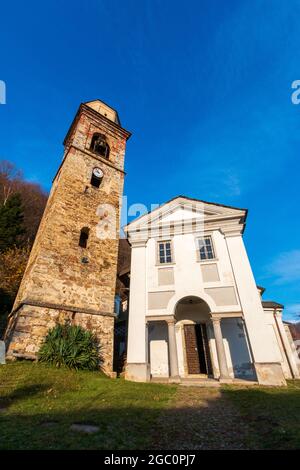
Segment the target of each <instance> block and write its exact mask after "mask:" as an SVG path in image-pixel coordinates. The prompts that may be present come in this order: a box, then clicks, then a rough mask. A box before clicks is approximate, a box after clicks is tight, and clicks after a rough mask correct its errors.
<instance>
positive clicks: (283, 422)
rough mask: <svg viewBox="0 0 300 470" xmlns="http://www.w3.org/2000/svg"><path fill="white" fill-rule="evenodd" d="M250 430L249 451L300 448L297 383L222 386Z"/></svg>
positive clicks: (299, 400)
mask: <svg viewBox="0 0 300 470" xmlns="http://www.w3.org/2000/svg"><path fill="white" fill-rule="evenodd" d="M222 393H223V395H224V397H226V398H227V399H228V400H230V401H231V402H232V403H233V404H234V406H235V407H236V408H237V409H238V410H239V412H240V414H241V416H242V418H243V420H244V421H245V422H246V423H247V425H248V427H249V431H250V432H249V437H248V442H249V445H250V448H259V449H300V381H297V382H291V383H290V384H289V386H288V387H287V388H285V387H255V388H234V387H225V388H224V390H223V392H222Z"/></svg>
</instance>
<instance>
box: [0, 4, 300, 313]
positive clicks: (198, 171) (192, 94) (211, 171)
mask: <svg viewBox="0 0 300 470" xmlns="http://www.w3.org/2000/svg"><path fill="white" fill-rule="evenodd" d="M299 13H300V2H299V1H296V0H289V1H288V2H284V1H282V0H272V1H270V0H259V1H256V0H251V1H249V0H248V1H243V0H238V1H235V0H228V1H226V2H224V1H222V0H201V1H187V2H179V1H174V0H172V1H171V0H168V1H167V0H165V1H157V0H151V1H147V0H143V1H140V0H139V1H138V0H125V1H121V0H105V1H104V0H89V1H86V2H83V1H78V0H72V1H64V2H61V1H57V0H52V1H51V2H50V1H48V2H47V1H45V2H40V1H30V0H29V1H27V2H21V1H17V2H5V4H2V6H1V20H2V21H1V30H0V45H1V46H0V47H1V49H0V50H1V62H0V80H4V81H5V83H6V87H7V104H6V105H1V106H0V123H1V126H0V159H7V160H11V161H13V162H15V163H16V164H17V165H18V166H19V167H20V168H22V169H23V170H24V174H25V177H26V178H27V179H29V180H32V181H36V182H39V183H40V184H41V185H42V186H43V187H44V188H46V189H49V188H50V186H51V180H52V177H53V176H54V174H55V171H56V169H57V167H58V165H59V163H60V161H61V157H62V152H63V148H62V141H63V138H64V135H65V133H66V131H67V129H68V126H69V125H70V123H71V120H72V118H73V116H74V114H75V112H76V110H77V107H78V105H79V104H80V103H81V102H84V101H88V100H92V99H95V98H100V99H103V100H104V101H105V102H107V103H109V104H111V105H112V106H113V107H115V108H117V109H118V111H119V114H120V118H121V121H122V124H123V126H124V127H125V128H127V129H128V130H130V131H132V132H133V136H132V138H131V139H130V141H129V142H128V146H127V154H126V171H127V177H126V185H125V194H126V195H127V197H128V203H129V204H132V203H136V202H140V203H144V204H146V205H148V206H149V207H150V204H151V203H163V202H164V201H166V200H168V199H170V198H172V197H174V196H175V195H178V194H185V195H187V196H190V197H195V198H199V199H204V200H208V201H215V202H219V203H224V204H229V205H236V206H238V207H247V208H248V209H249V216H248V224H247V228H246V231H245V243H246V247H247V250H248V254H249V257H250V261H251V263H252V267H253V270H254V274H255V277H256V280H257V282H258V283H259V284H261V285H263V286H265V287H266V288H267V291H266V293H265V296H264V298H265V299H272V300H276V301H278V302H282V303H284V304H285V306H286V313H285V316H286V318H289V319H291V318H294V319H295V318H296V314H297V313H299V314H300V288H299V285H300V237H299V233H300V222H299V203H300V196H299V177H298V174H299V170H300V163H299V151H300V132H299V129H300V105H298V106H297V105H294V104H292V102H291V93H292V89H291V84H292V82H293V81H294V80H297V79H300V47H299V29H300V24H299Z"/></svg>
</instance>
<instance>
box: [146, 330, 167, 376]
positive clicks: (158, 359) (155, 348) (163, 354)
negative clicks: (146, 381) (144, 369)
mask: <svg viewBox="0 0 300 470" xmlns="http://www.w3.org/2000/svg"><path fill="white" fill-rule="evenodd" d="M148 331H149V351H150V372H151V374H152V376H153V377H168V376H169V360H168V327H167V324H166V323H165V322H152V323H151V324H150V325H149V330H148Z"/></svg>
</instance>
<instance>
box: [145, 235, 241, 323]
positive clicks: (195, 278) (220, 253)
mask: <svg viewBox="0 0 300 470" xmlns="http://www.w3.org/2000/svg"><path fill="white" fill-rule="evenodd" d="M211 236H212V238H213V244H214V248H215V252H216V257H217V259H214V260H211V261H205V262H203V261H201V262H199V261H198V258H197V245H196V239H197V235H196V234H184V235H175V236H174V237H172V244H173V258H174V263H173V264H171V265H169V264H168V265H166V267H167V266H168V268H169V267H172V268H173V269H174V284H172V285H165V286H159V285H158V274H157V270H158V266H157V251H156V250H157V239H154V238H152V239H150V240H149V241H148V243H147V248H146V250H147V288H148V290H149V291H150V292H155V291H163V290H166V291H167V290H170V289H174V291H175V293H174V296H173V298H172V299H171V301H170V302H169V304H168V306H166V308H165V309H163V308H162V309H158V310H153V309H152V310H151V311H148V315H166V314H173V313H174V308H175V305H176V303H177V301H178V300H180V299H182V298H183V297H186V296H191V295H194V296H197V297H201V298H202V299H203V300H205V301H206V302H207V303H208V305H209V306H210V309H211V311H213V312H238V311H240V310H241V307H240V305H239V303H238V295H237V294H236V297H237V304H234V305H227V306H216V305H215V303H214V301H213V299H212V298H211V297H210V296H209V295H208V294H207V293H206V292H205V291H204V289H205V288H209V287H233V288H234V289H235V290H236V287H235V282H234V276H233V273H232V269H231V264H230V259H229V255H228V251H227V246H226V242H225V240H224V236H223V235H222V234H221V233H220V231H218V230H216V231H214V232H212V233H211ZM204 263H205V264H209V263H213V264H217V268H218V272H219V277H220V280H219V281H216V282H203V279H202V273H201V268H200V266H201V264H204ZM159 267H160V268H161V267H162V265H159Z"/></svg>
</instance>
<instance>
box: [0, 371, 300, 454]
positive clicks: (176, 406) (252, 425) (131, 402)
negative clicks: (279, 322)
mask: <svg viewBox="0 0 300 470" xmlns="http://www.w3.org/2000/svg"><path fill="white" fill-rule="evenodd" d="M213 393H214V394H215V397H212V396H211V395H212V394H213ZM203 394H204V395H205V397H206V398H205V399H206V401H207V400H208V402H209V406H211V407H212V408H211V411H210V410H209V409H208V408H207V405H205V403H204V401H203V399H202V398H203ZM217 404H218V406H219V407H218V406H216V405H217ZM220 406H221V408H223V407H226V409H227V410H228V413H227V415H228V416H227V418H228V419H227V418H226V419H225V420H224V416H226V413H225V414H224V415H222V413H220ZM232 406H233V407H234V410H237V414H238V419H237V421H236V422H237V423H238V424H237V427H242V428H243V431H244V432H243V441H244V443H245V447H246V448H250V449H257V448H264V449H299V448H300V381H293V382H290V383H289V385H288V387H287V388H284V387H281V388H278V387H277V388H268V387H238V386H229V385H228V386H224V387H222V389H221V390H220V393H219V392H218V393H216V390H214V392H213V391H209V390H206V391H205V390H203V389H202V392H201V389H196V388H195V387H193V388H189V387H185V388H184V390H183V387H178V386H175V385H160V384H144V383H133V382H126V381H124V380H123V379H109V378H107V377H105V376H104V375H102V374H101V373H99V372H75V371H70V370H68V369H55V368H53V367H50V366H46V365H43V364H38V363H30V362H14V363H10V364H7V365H2V366H0V449H107V450H108V449H115V450H117V449H129V450H130V449H146V448H148V449H151V446H152V445H153V443H155V442H157V439H158V436H157V432H156V430H157V429H158V422H159V419H160V428H159V429H163V431H161V432H163V435H164V438H165V439H164V442H165V444H164V445H165V447H166V448H167V447H168V446H171V445H172V441H171V438H172V433H170V435H169V431H170V423H171V425H172V426H173V428H174V429H176V430H178V432H179V433H180V437H181V440H180V442H181V443H182V448H185V449H186V448H188V447H187V446H188V442H189V438H188V435H187V433H185V430H186V429H187V428H188V425H189V424H190V423H188V421H193V423H192V424H193V429H194V428H195V430H196V431H197V432H199V435H202V436H207V434H208V433H209V432H212V430H211V429H212V428H211V426H209V421H210V417H211V418H212V419H211V421H212V420H214V429H215V431H214V432H215V434H216V438H218V436H219V435H220V438H219V439H221V440H223V437H222V435H223V436H224V433H225V435H226V433H227V434H228V432H229V433H230V432H231V431H230V427H228V426H229V425H228V421H230V419H229V418H230V417H231V414H230V413H231V411H230V410H231V409H232V408H231V407H232ZM208 411H209V412H208ZM225 411H226V410H225ZM164 416H165V417H166V419H163V420H162V417H164ZM222 416H223V417H222ZM168 417H169V418H170V421H168V419H167V418H168ZM191 417H192V418H193V419H192V420H191ZM162 421H163V422H162ZM164 422H165V429H164V428H163V423H164ZM74 423H85V424H90V425H95V426H98V427H99V430H98V431H97V432H96V433H94V434H85V433H82V432H78V431H74V430H71V429H70V426H71V425H72V424H74ZM206 428H207V429H206ZM200 431H201V432H200ZM221 431H222V432H221ZM182 433H183V434H182ZM184 433H185V434H184ZM222 433H223V434H222ZM185 436H186V437H185ZM184 439H185V441H186V442H185V441H184ZM199 439H200V438H199ZM233 439H234V437H233ZM155 440H156V441H155ZM203 442H204V441H203ZM203 442H202V445H203ZM220 442H221V441H220ZM199 444H200V443H199ZM180 445H181V444H180ZM194 445H195V446H196V447H194V448H198V447H197V442H194ZM216 445H218V442H217V443H216ZM199 448H201V447H199Z"/></svg>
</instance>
